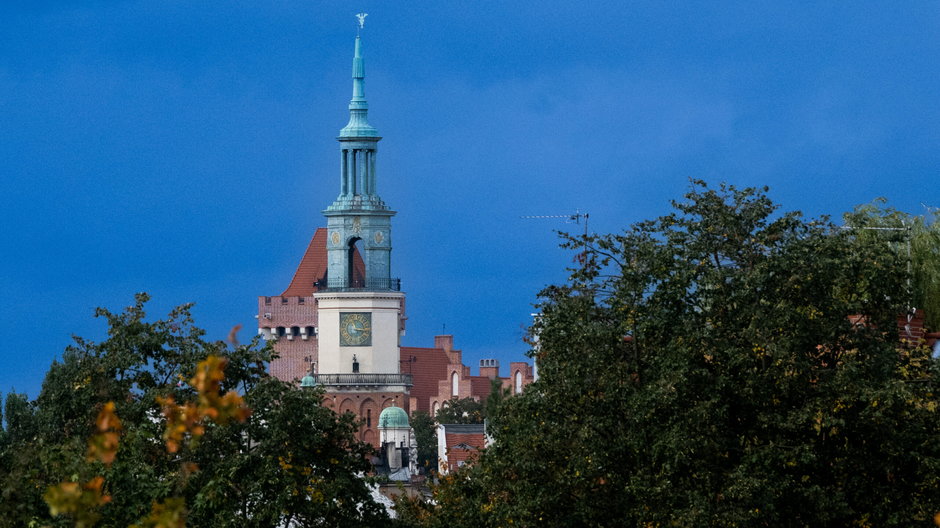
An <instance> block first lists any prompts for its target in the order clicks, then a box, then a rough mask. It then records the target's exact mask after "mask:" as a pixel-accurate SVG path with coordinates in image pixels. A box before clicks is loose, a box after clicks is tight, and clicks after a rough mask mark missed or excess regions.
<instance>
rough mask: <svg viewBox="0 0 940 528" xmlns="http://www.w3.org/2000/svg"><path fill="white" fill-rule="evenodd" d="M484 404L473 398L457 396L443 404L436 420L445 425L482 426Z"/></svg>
mask: <svg viewBox="0 0 940 528" xmlns="http://www.w3.org/2000/svg"><path fill="white" fill-rule="evenodd" d="M483 418H484V415H483V404H482V403H480V402H479V401H478V400H475V399H473V398H457V397H456V396H455V397H453V398H451V399H449V400H447V401H445V402H444V403H443V404H441V408H440V409H438V410H437V415H436V416H435V419H436V420H437V423H443V424H481V423H483Z"/></svg>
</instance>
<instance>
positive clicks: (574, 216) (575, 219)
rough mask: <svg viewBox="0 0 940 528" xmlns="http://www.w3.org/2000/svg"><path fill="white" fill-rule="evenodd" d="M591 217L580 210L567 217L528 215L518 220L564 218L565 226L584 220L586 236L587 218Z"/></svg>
mask: <svg viewBox="0 0 940 528" xmlns="http://www.w3.org/2000/svg"><path fill="white" fill-rule="evenodd" d="M590 216H591V215H590V214H588V213H582V212H581V210H580V209H575V210H574V214H568V215H528V216H520V217H519V218H524V219H526V220H531V219H537V218H564V219H565V223H566V224H570V223H572V222H573V223H575V224H581V219H582V218H583V219H584V236H587V234H588V218H589V217H590Z"/></svg>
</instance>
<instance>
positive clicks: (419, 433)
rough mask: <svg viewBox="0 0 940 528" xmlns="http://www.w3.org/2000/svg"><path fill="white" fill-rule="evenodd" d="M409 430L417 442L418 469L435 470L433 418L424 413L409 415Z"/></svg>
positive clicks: (435, 441)
mask: <svg viewBox="0 0 940 528" xmlns="http://www.w3.org/2000/svg"><path fill="white" fill-rule="evenodd" d="M411 428H412V429H414V431H415V441H417V442H418V467H419V468H423V469H424V471H426V472H427V471H436V470H437V428H436V424H435V422H434V418H431V415H430V414H429V413H426V412H424V411H416V412H415V413H414V414H412V415H411Z"/></svg>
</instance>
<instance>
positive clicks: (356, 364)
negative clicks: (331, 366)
mask: <svg viewBox="0 0 940 528" xmlns="http://www.w3.org/2000/svg"><path fill="white" fill-rule="evenodd" d="M352 368H353V374H358V373H359V360H358V359H356V355H355V354H353V364H352Z"/></svg>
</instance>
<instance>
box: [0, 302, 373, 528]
mask: <svg viewBox="0 0 940 528" xmlns="http://www.w3.org/2000/svg"><path fill="white" fill-rule="evenodd" d="M146 301H147V296H146V295H144V294H140V295H138V296H137V299H136V302H135V304H134V305H133V306H131V307H129V308H127V309H126V310H125V311H123V312H120V313H112V312H110V311H108V310H104V309H99V310H98V312H97V315H98V316H100V317H103V318H105V319H106V320H107V323H108V327H109V329H108V337H107V339H106V340H104V341H102V342H100V343H95V342H91V341H88V340H85V339H81V338H76V342H75V345H73V346H70V347H69V348H68V349H67V350H66V351H65V353H64V354H63V355H62V359H61V361H57V362H55V363H53V365H52V367H51V368H50V369H49V372H48V373H47V375H46V378H45V381H44V383H43V386H42V391H41V393H40V395H39V397H38V398H37V399H36V400H35V401H32V402H30V401H27V400H26V399H25V398H24V397H21V396H18V395H14V394H10V395H8V396H7V404H6V409H5V412H4V415H5V418H6V424H7V427H6V431H5V433H4V434H3V435H2V437H0V461H2V462H3V464H0V492H2V497H3V500H2V501H0V525H5V526H32V525H42V526H47V525H48V526H66V525H69V524H70V522H71V521H70V520H69V519H68V518H65V517H55V518H53V517H52V516H51V515H50V512H49V507H48V506H47V505H46V503H45V502H44V501H43V494H44V492H46V490H47V489H49V488H50V487H52V486H55V485H56V484H59V483H62V482H76V481H82V482H84V481H86V480H87V478H88V475H90V474H92V473H93V474H97V475H101V476H102V477H103V493H106V494H107V495H108V496H109V497H110V502H108V503H107V504H105V505H104V506H102V507H100V510H99V511H98V512H97V514H96V515H97V516H98V517H100V520H98V524H97V526H114V527H118V526H120V527H126V526H130V525H131V524H133V523H135V522H137V521H138V520H140V519H143V518H145V517H147V515H148V513H149V512H150V511H151V507H152V505H154V504H157V503H161V501H164V500H165V499H167V498H169V497H179V498H180V499H182V500H185V504H186V507H187V510H188V523H189V525H192V526H219V527H224V526H239V527H244V526H265V527H270V526H294V525H297V526H321V525H324V526H377V525H383V523H386V522H387V520H388V518H387V515H386V513H385V511H384V509H383V508H382V507H381V506H379V505H378V504H376V503H375V502H374V501H373V500H372V499H371V495H370V492H369V489H368V488H367V485H366V482H365V481H364V480H363V478H362V477H361V475H362V474H364V473H366V472H368V471H369V469H370V466H369V464H368V462H367V458H366V455H367V454H368V453H370V452H371V448H370V447H369V446H368V445H366V444H363V443H360V442H358V441H357V440H355V432H356V430H357V427H358V425H357V424H356V423H355V421H354V419H353V417H352V416H351V415H344V416H337V415H336V414H334V413H333V412H332V411H330V410H329V409H326V408H324V407H322V406H321V405H320V403H321V397H322V394H321V393H320V392H318V391H316V390H313V391H307V390H300V389H298V388H296V387H294V386H292V385H291V384H288V383H284V382H281V381H279V380H277V379H275V378H272V377H270V376H269V375H268V374H267V373H266V371H265V369H266V364H267V362H268V361H270V359H271V357H272V349H271V348H270V347H269V346H262V345H261V344H260V343H259V342H258V341H257V340H254V341H252V342H251V343H250V344H248V345H235V344H233V345H232V346H227V345H226V344H224V343H221V342H210V341H207V340H205V339H204V332H203V331H202V330H201V329H199V328H197V327H196V326H195V325H194V322H193V320H192V318H191V316H190V312H189V307H188V306H183V307H180V308H177V309H176V310H174V311H173V312H172V313H171V314H170V315H169V317H168V318H166V319H161V320H157V321H148V320H147V319H146V314H145V311H144V304H145V302H146ZM210 356H217V357H222V358H224V359H225V362H226V363H227V366H226V367H225V370H224V379H221V380H220V383H221V389H222V390H223V391H229V390H235V391H237V393H238V394H240V395H242V397H243V398H244V401H245V402H246V403H247V405H248V406H249V407H250V408H251V415H250V417H248V418H247V419H246V420H245V421H244V422H241V423H239V422H233V423H229V424H226V425H224V426H222V425H218V424H215V423H207V424H205V425H204V429H205V431H204V434H203V435H202V436H201V437H200V438H198V441H189V442H186V443H183V444H179V445H178V451H176V452H174V453H168V451H167V447H166V445H165V444H164V441H163V438H164V429H165V424H164V420H165V419H164V418H163V416H162V415H161V404H160V403H159V402H160V401H166V398H168V397H172V398H174V399H175V401H179V402H184V401H188V400H191V399H192V398H194V397H196V396H197V395H196V392H195V390H194V389H193V388H192V387H190V386H189V385H188V384H187V383H185V380H189V379H190V378H192V377H193V375H194V373H195V371H196V365H197V363H199V362H200V361H202V360H204V359H206V358H207V357H210ZM108 402H114V413H115V414H116V415H117V416H119V417H120V423H121V425H122V426H123V428H122V430H120V441H119V447H118V449H117V453H116V456H115V458H114V461H113V463H111V464H110V465H102V464H100V463H99V462H88V461H86V457H85V453H86V440H87V439H88V438H89V437H90V436H91V435H92V433H93V432H94V431H95V430H96V429H95V417H96V416H99V420H100V416H101V415H100V414H99V413H100V411H101V410H102V409H103V408H105V407H106V405H108ZM164 407H165V406H164ZM194 440H195V439H194ZM291 523H294V524H291ZM144 525H147V524H146V523H145V524H144Z"/></svg>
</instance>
